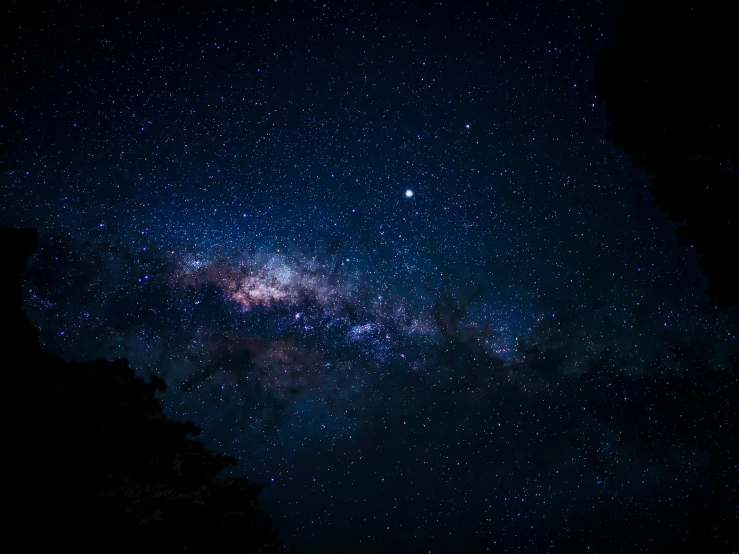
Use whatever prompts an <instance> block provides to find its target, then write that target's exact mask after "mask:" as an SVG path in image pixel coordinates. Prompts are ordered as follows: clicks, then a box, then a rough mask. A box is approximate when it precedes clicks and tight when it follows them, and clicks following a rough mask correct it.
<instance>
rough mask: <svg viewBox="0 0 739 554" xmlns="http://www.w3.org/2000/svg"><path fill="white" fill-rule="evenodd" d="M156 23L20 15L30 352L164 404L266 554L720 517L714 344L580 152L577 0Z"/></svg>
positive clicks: (623, 181) (8, 119)
mask: <svg viewBox="0 0 739 554" xmlns="http://www.w3.org/2000/svg"><path fill="white" fill-rule="evenodd" d="M164 4H165V7H164V8H162V9H160V8H159V7H158V4H157V6H146V5H143V4H142V5H141V6H137V7H136V6H135V7H124V8H120V10H119V11H106V9H105V8H104V7H100V8H90V9H85V10H82V9H80V10H79V13H77V12H76V11H74V9H73V8H65V9H70V10H73V12H70V15H69V17H67V18H63V19H62V20H61V23H60V22H59V21H57V20H55V19H53V18H51V16H48V15H44V14H46V12H43V13H42V14H41V15H38V17H36V18H35V19H34V18H32V19H28V20H26V19H24V18H23V16H22V15H19V14H16V15H14V16H13V17H15V18H16V19H17V21H16V19H13V21H14V29H15V30H14V31H13V34H12V37H11V38H12V44H11V47H10V48H9V49H8V52H9V54H8V57H7V60H5V61H6V64H5V72H6V73H5V76H6V83H7V86H6V87H5V88H4V89H3V91H4V92H3V95H4V96H3V103H2V104H3V105H5V106H8V109H7V110H6V111H5V112H4V114H3V116H2V117H3V119H2V125H3V126H2V129H3V134H4V135H5V136H6V137H7V140H6V141H5V142H4V143H3V147H4V148H5V149H6V152H5V155H4V156H3V163H2V188H0V195H1V196H2V198H1V199H2V201H1V202H0V221H1V222H2V224H3V225H10V226H21V225H28V226H34V227H38V228H39V229H40V237H41V238H40V242H39V248H38V250H37V252H36V254H35V256H34V258H33V259H32V260H31V262H30V265H29V269H28V271H27V273H26V277H25V279H26V280H25V285H24V295H25V301H26V309H27V312H28V314H29V316H30V317H31V319H32V321H33V322H34V323H35V324H36V325H37V326H38V327H39V329H40V336H41V340H42V344H43V347H44V348H45V349H47V350H49V351H52V352H56V353H59V354H60V355H62V356H63V357H65V358H66V359H90V358H95V357H101V356H102V357H105V358H109V359H113V358H116V357H127V358H129V360H130V363H131V365H132V366H133V367H134V368H136V370H137V372H138V373H139V374H140V375H142V376H147V375H151V374H157V375H159V376H161V377H163V378H164V379H165V380H166V381H167V383H168V385H169V388H168V390H167V391H166V393H164V394H163V396H162V402H163V405H164V407H165V409H166V411H167V413H168V415H170V416H171V417H173V418H177V419H188V420H192V421H194V422H195V423H197V424H198V425H199V426H201V427H202V428H203V433H202V435H201V438H202V439H203V440H204V441H205V442H206V443H207V445H208V446H209V447H210V448H212V449H214V450H216V451H218V452H223V453H226V454H231V455H234V456H236V457H237V458H238V459H239V462H240V463H239V465H238V466H237V467H236V468H235V469H234V470H233V471H234V472H236V473H237V474H239V475H246V476H248V477H249V478H251V479H254V480H257V481H260V482H265V483H269V484H270V485H271V486H270V487H269V488H268V489H266V490H265V491H264V492H263V493H262V496H261V502H262V505H263V506H264V508H265V510H266V511H267V512H268V513H270V514H271V515H273V516H274V518H275V521H276V522H277V523H279V524H281V525H282V531H281V535H282V537H283V540H284V541H285V550H286V552H316V553H326V552H366V553H376V552H419V551H424V552H441V551H444V552H479V551H484V550H485V549H493V550H494V549H495V548H498V549H499V550H500V551H508V552H513V551H517V552H520V551H528V552H543V551H546V550H554V551H556V550H559V551H568V552H569V551H576V550H578V548H579V546H582V544H595V543H596V542H597V541H605V543H606V544H608V545H611V544H617V545H618V548H619V549H620V550H622V551H625V550H626V549H628V548H631V549H632V550H633V551H637V550H639V551H641V550H644V551H648V550H649V548H650V547H649V544H653V543H650V541H651V540H652V539H654V540H655V541H658V540H659V537H660V536H661V537H669V536H672V535H674V530H673V529H672V528H670V527H669V526H668V524H666V523H665V522H672V521H677V522H680V521H682V520H680V517H683V516H682V515H681V514H691V515H690V518H691V520H695V519H696V518H699V517H703V516H700V514H701V513H704V511H701V510H700V509H699V508H690V506H692V505H690V506H689V503H690V502H694V501H695V502H696V504H695V505H694V506H700V505H701V504H700V502H699V501H698V500H694V499H695V498H697V497H699V493H700V491H728V490H730V489H729V488H727V485H726V484H727V483H729V481H730V476H731V475H734V476H735V473H731V472H732V471H734V470H732V469H731V464H729V463H728V462H726V461H725V460H727V459H728V458H727V457H726V455H725V452H726V450H722V449H721V448H722V447H719V446H717V445H724V444H732V442H731V441H728V440H727V441H724V442H722V441H723V439H722V438H721V437H724V436H725V434H726V433H729V428H730V427H731V425H733V424H731V421H732V415H731V414H732V412H731V409H732V408H731V406H730V404H729V403H728V402H729V401H728V400H726V398H725V397H720V396H716V395H715V394H714V393H713V392H712V391H714V390H727V387H730V385H731V382H732V381H731V374H730V373H729V370H728V369H727V368H729V367H731V365H730V364H731V362H732V356H734V355H735V354H736V331H737V325H736V317H735V314H732V313H730V312H728V311H721V310H718V309H716V308H715V307H714V306H713V305H712V303H711V301H710V300H709V299H708V298H707V297H706V295H705V286H704V285H705V283H704V280H703V277H702V275H701V273H700V271H699V269H698V266H697V259H696V256H695V255H694V254H693V253H692V251H691V250H690V249H689V248H687V247H684V246H682V245H681V244H680V242H679V239H678V237H677V236H676V234H675V229H674V227H673V226H672V225H671V224H670V223H669V222H668V221H667V219H666V218H665V217H664V215H662V214H660V213H658V212H657V211H656V210H655V209H654V208H653V207H652V205H651V202H650V199H649V196H648V194H647V189H646V184H645V183H646V178H645V176H644V175H641V174H638V173H636V172H634V171H632V170H631V169H630V161H629V160H628V159H627V158H626V157H625V156H624V155H623V154H622V153H620V152H619V151H618V150H616V149H615V148H614V147H613V146H612V145H610V144H609V143H608V142H607V141H606V140H605V128H606V122H605V117H604V114H603V113H602V111H601V110H600V109H599V108H598V107H597V103H596V100H595V99H594V98H593V97H592V94H591V93H590V92H589V90H588V87H587V83H588V80H589V78H590V64H591V62H592V61H593V60H594V59H595V57H596V56H597V52H598V50H599V48H601V47H602V46H603V44H604V42H605V40H606V39H605V37H604V34H605V33H606V29H607V22H608V18H609V13H608V12H607V11H605V9H604V8H603V6H602V4H601V3H600V2H582V5H580V4H578V5H577V6H574V5H571V4H570V3H568V2H556V3H555V2H542V3H540V5H534V4H525V5H520V6H519V5H515V3H510V2H500V3H498V2H488V3H477V2H475V3H474V5H468V4H467V3H465V2H453V3H452V2H449V3H446V2H443V3H440V2H437V3H435V4H433V5H431V4H426V3H418V5H416V4H415V3H413V2H407V3H406V2H403V3H390V2H389V3H374V4H373V3H365V2H296V3H292V2H283V1H282V0H280V2H254V3H251V2H232V1H229V0H225V1H222V2H198V1H196V2H187V3H182V5H179V4H178V5H176V6H174V5H173V6H169V5H168V4H167V3H166V2H165V3H164ZM60 9H61V8H60ZM64 13H66V12H64ZM75 14H76V15H75ZM16 23H17V25H16ZM8 40H9V41H10V40H11V39H10V38H9V39H8ZM12 91H17V92H12ZM29 375H30V376H29V379H33V376H32V372H31V373H30V374H29ZM686 406H689V407H690V410H688V409H687V408H685V407H686ZM696 414H698V415H696ZM709 461H710V462H709ZM712 464H713V465H712ZM731 482H732V483H734V484H735V483H736V479H735V478H734V479H733V481H731ZM696 491H698V492H696ZM700 494H703V493H700ZM705 494H709V493H708V492H705ZM722 494H723V493H722ZM726 494H729V493H726ZM691 495H692V496H691ZM686 498H687V499H688V500H685V499H686ZM701 498H702V497H701ZM727 502H728V501H727ZM729 504H730V502H729ZM691 510H692V511H691ZM685 517H688V516H685ZM705 517H708V516H705ZM635 522H638V524H637V523H635ZM678 524H679V523H678ZM642 525H643V526H645V527H640V526H642ZM706 525H708V524H706ZM619 526H622V527H619ZM649 526H653V527H649ZM644 528H649V529H654V530H655V531H654V532H653V533H651V532H650V533H646V532H644V531H643V529H644ZM622 529H628V533H627V532H622ZM635 529H636V530H635ZM660 533H661V535H660ZM647 535H648V536H647ZM581 538H582V542H578V543H573V542H572V541H577V540H580V539H581ZM568 541H570V542H568ZM594 541H595V542H594ZM552 545H554V546H552ZM645 545H646V546H645Z"/></svg>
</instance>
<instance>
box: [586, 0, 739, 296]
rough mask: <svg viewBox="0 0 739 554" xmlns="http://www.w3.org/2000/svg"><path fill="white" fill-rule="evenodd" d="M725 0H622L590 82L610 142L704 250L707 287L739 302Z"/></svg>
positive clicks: (737, 141) (738, 47)
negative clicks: (604, 116)
mask: <svg viewBox="0 0 739 554" xmlns="http://www.w3.org/2000/svg"><path fill="white" fill-rule="evenodd" d="M732 7H733V6H732V4H731V3H730V2H722V1H720V0H708V1H702V2H693V3H690V4H688V3H683V2H678V3H670V4H665V3H664V2H651V3H650V2H639V1H635V0H625V1H624V2H623V3H622V6H621V11H620V12H619V14H618V16H617V17H616V19H615V22H614V31H615V37H614V40H613V41H612V44H610V45H609V46H607V47H606V48H605V49H604V50H603V52H602V53H601V57H600V59H599V60H598V62H597V64H596V67H595V79H594V82H593V83H592V86H593V90H594V92H595V94H596V96H597V98H598V99H599V100H601V101H604V102H605V103H606V110H607V115H608V119H609V120H610V127H609V130H608V135H609V137H610V138H612V139H613V141H614V142H615V144H616V145H617V146H619V147H621V148H622V149H624V150H625V151H626V152H628V153H630V154H632V156H633V162H634V164H635V165H637V166H640V167H643V168H645V169H646V171H647V173H648V174H649V175H650V176H651V181H652V192H653V196H654V200H655V203H656V205H657V206H658V207H659V208H661V209H662V210H664V211H665V212H666V213H667V214H668V215H669V216H670V217H671V218H672V219H673V220H675V221H677V222H678V223H679V224H680V226H681V227H680V233H681V234H682V236H683V240H684V241H685V243H686V244H688V245H690V246H692V247H694V248H695V249H696V251H697V252H698V253H699V254H701V255H702V259H701V266H702V268H703V270H704V271H705V273H706V275H707V278H708V283H709V290H708V292H709V294H711V295H712V297H713V298H715V299H716V301H718V302H719V303H721V304H724V305H732V304H737V303H739V288H737V286H736V279H735V278H734V271H733V266H734V251H733V249H734V247H735V245H736V241H737V238H739V230H738V229H739V227H738V223H739V222H738V221H737V213H736V198H737V194H736V191H737V190H739V173H737V170H738V169H739V104H737V101H736V99H737V97H739V88H737V86H736V84H735V82H736V64H737V62H736V60H737V59H739V41H737V38H736V19H735V17H733V15H732V14H733V9H732Z"/></svg>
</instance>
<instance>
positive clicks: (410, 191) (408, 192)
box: [405, 189, 413, 198]
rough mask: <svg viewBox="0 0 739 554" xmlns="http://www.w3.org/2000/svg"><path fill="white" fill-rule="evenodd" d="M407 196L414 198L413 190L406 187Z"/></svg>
mask: <svg viewBox="0 0 739 554" xmlns="http://www.w3.org/2000/svg"><path fill="white" fill-rule="evenodd" d="M405 197H406V198H413V191H412V190H411V189H406V191H405Z"/></svg>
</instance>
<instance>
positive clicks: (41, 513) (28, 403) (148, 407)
mask: <svg viewBox="0 0 739 554" xmlns="http://www.w3.org/2000/svg"><path fill="white" fill-rule="evenodd" d="M0 238H1V239H2V244H3V246H4V248H5V250H6V252H5V260H6V264H7V267H8V269H7V270H6V271H5V272H3V275H2V283H1V284H2V295H3V297H2V308H3V312H2V313H3V314H4V315H5V318H6V321H5V326H4V327H5V329H6V332H5V333H3V334H2V339H1V340H2V346H3V347H4V348H3V356H4V358H5V361H6V362H7V363H6V364H4V365H3V368H4V388H3V390H4V392H5V394H4V399H3V400H4V402H3V405H4V408H5V410H6V411H7V413H6V417H5V420H4V421H5V422H6V427H5V429H4V438H5V444H4V448H3V451H4V453H5V462H6V463H4V464H3V465H4V467H5V483H4V484H3V492H4V494H3V504H4V506H3V513H4V514H5V516H6V519H5V522H4V523H5V524H6V529H7V530H8V531H7V532H6V536H7V535H8V534H9V535H10V538H11V542H13V543H14V544H23V545H25V546H27V547H30V546H34V545H36V546H38V545H40V544H54V545H55V546H57V547H71V548H74V549H76V550H78V551H79V550H82V551H88V550H89V551H91V550H93V549H94V550H95V551H110V550H115V551H119V550H120V551H122V550H126V551H130V550H131V549H136V548H138V549H142V550H144V551H146V552H150V551H157V550H158V551H164V552H211V551H214V550H216V549H218V548H219V547H226V546H228V547H231V548H233V547H234V546H238V547H239V548H240V550H241V551H244V552H251V553H271V552H276V551H277V549H278V541H277V535H276V533H275V532H274V531H273V530H272V528H271V523H270V519H269V517H267V516H266V515H265V514H264V513H263V512H262V511H261V510H260V509H259V508H258V507H257V496H258V494H259V491H260V490H261V487H260V486H259V485H256V484H252V483H249V482H248V481H247V480H246V479H229V480H226V481H225V482H224V481H222V480H220V479H219V475H220V473H221V472H222V471H223V469H224V468H226V467H227V466H229V465H233V464H235V463H236V460H234V459H233V458H230V457H226V456H221V455H217V454H213V453H211V452H209V451H208V450H207V449H206V448H205V446H204V445H203V444H202V443H200V442H198V441H196V440H193V439H192V438H191V435H196V434H197V433H199V431H200V430H199V429H198V427H197V426H195V425H194V424H192V423H189V422H175V421H171V420H169V419H168V418H167V417H166V416H165V415H164V413H163V412H162V407H161V404H160V402H159V400H158V399H157V397H156V392H157V391H163V390H164V389H165V384H164V381H163V380H161V379H159V378H157V377H152V378H151V379H150V382H148V383H146V382H144V381H143V380H142V379H140V378H138V377H137V376H136V375H135V373H134V371H133V370H132V369H131V368H130V367H129V366H128V362H127V361H126V360H116V361H114V362H108V361H105V360H96V361H93V362H86V363H66V362H64V361H63V360H61V359H60V358H58V357H57V356H54V355H51V354H47V353H44V352H42V351H41V350H40V348H39V344H38V336H37V333H36V330H35V329H34V328H33V326H32V325H31V324H30V322H28V320H27V318H26V317H25V315H24V313H23V310H22V305H21V295H20V291H21V288H20V283H21V273H22V271H23V268H24V266H25V262H26V260H27V259H28V257H29V256H30V254H31V253H32V251H33V248H34V246H35V243H36V233H35V231H32V230H2V231H1V232H0Z"/></svg>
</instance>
